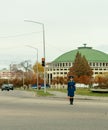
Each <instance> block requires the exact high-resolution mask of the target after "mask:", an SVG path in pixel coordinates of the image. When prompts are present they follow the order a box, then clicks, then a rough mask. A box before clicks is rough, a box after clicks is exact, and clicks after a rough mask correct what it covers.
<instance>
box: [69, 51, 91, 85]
mask: <svg viewBox="0 0 108 130" xmlns="http://www.w3.org/2000/svg"><path fill="white" fill-rule="evenodd" d="M71 75H72V76H74V79H75V81H76V82H77V83H84V84H90V83H91V78H92V75H93V71H92V70H91V68H90V66H89V64H88V62H87V60H86V58H85V56H81V54H80V53H79V52H77V54H76V58H75V61H74V63H73V66H72V67H71V68H70V70H69V73H68V77H69V76H71Z"/></svg>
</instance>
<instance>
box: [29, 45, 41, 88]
mask: <svg viewBox="0 0 108 130" xmlns="http://www.w3.org/2000/svg"><path fill="white" fill-rule="evenodd" d="M26 46H27V47H30V48H33V49H35V50H36V51H37V71H36V72H37V74H36V76H37V90H38V85H39V78H38V75H39V71H38V48H35V47H33V46H29V45H26Z"/></svg>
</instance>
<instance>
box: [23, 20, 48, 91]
mask: <svg viewBox="0 0 108 130" xmlns="http://www.w3.org/2000/svg"><path fill="white" fill-rule="evenodd" d="M24 21H25V22H31V23H36V24H40V25H41V26H42V30H43V58H44V60H45V28H44V24H43V23H41V22H37V21H32V20H24ZM44 92H45V93H46V64H45V66H44Z"/></svg>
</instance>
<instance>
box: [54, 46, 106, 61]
mask: <svg viewBox="0 0 108 130" xmlns="http://www.w3.org/2000/svg"><path fill="white" fill-rule="evenodd" d="M77 52H79V53H81V55H82V56H85V57H86V59H87V61H88V62H108V54H106V53H104V52H101V51H98V50H95V49H92V47H86V46H84V47H78V49H76V50H72V51H69V52H66V53H64V54H62V55H61V56H59V57H58V58H56V59H55V60H54V61H53V63H59V62H73V61H74V60H75V57H76V54H77Z"/></svg>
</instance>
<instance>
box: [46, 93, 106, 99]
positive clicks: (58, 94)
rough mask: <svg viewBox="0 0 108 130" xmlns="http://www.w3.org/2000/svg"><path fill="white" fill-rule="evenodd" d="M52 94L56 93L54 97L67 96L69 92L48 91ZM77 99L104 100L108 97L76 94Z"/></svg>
mask: <svg viewBox="0 0 108 130" xmlns="http://www.w3.org/2000/svg"><path fill="white" fill-rule="evenodd" d="M48 92H49V93H51V94H54V96H53V97H55V98H62V99H64V98H67V94H66V93H63V92H57V91H48ZM75 99H77V100H104V101H108V97H96V96H82V95H75Z"/></svg>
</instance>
